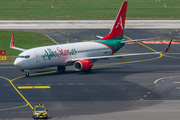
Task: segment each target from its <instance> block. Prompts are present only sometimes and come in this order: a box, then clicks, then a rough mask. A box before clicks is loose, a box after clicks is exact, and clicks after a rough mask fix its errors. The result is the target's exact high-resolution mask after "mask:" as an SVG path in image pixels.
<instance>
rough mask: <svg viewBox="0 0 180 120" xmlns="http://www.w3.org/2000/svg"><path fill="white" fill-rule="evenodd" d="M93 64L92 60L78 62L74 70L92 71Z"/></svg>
mask: <svg viewBox="0 0 180 120" xmlns="http://www.w3.org/2000/svg"><path fill="white" fill-rule="evenodd" d="M92 66H93V64H92V62H91V61H90V60H78V61H76V62H75V63H74V69H75V70H76V71H85V70H91V68H92Z"/></svg>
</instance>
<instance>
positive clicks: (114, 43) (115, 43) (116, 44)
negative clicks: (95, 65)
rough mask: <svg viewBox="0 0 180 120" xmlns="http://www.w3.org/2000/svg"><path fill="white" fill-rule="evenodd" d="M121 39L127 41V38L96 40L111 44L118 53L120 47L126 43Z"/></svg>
mask: <svg viewBox="0 0 180 120" xmlns="http://www.w3.org/2000/svg"><path fill="white" fill-rule="evenodd" d="M121 41H125V39H108V40H96V41H94V42H98V43H103V44H106V45H108V46H110V47H111V48H112V49H113V50H114V52H115V53H116V52H117V51H118V50H119V49H120V48H122V47H123V46H124V45H125V43H120V42H121Z"/></svg>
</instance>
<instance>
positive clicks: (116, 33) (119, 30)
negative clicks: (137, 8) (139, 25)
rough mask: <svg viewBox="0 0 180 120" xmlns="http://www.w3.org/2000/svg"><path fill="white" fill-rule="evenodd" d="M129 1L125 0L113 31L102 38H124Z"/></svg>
mask: <svg viewBox="0 0 180 120" xmlns="http://www.w3.org/2000/svg"><path fill="white" fill-rule="evenodd" d="M127 3H128V2H127V1H124V2H123V4H122V6H121V9H120V11H119V14H118V15H117V18H116V21H115V23H114V26H113V28H112V30H111V32H110V33H109V34H108V35H106V36H105V37H103V38H102V39H101V40H105V39H122V38H123V36H121V35H123V33H124V26H125V19H126V10H127Z"/></svg>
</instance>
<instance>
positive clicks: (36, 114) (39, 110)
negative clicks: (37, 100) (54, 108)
mask: <svg viewBox="0 0 180 120" xmlns="http://www.w3.org/2000/svg"><path fill="white" fill-rule="evenodd" d="M47 111H48V109H46V108H45V107H44V104H35V106H34V110H33V118H34V119H36V118H43V119H44V118H45V119H47V118H48V114H47Z"/></svg>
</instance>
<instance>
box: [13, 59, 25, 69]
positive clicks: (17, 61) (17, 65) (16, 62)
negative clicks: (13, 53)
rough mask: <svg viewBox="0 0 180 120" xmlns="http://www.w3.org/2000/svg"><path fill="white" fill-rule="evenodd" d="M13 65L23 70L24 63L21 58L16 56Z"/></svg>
mask: <svg viewBox="0 0 180 120" xmlns="http://www.w3.org/2000/svg"><path fill="white" fill-rule="evenodd" d="M14 65H15V66H16V67H18V68H19V69H21V70H23V66H24V63H23V60H22V59H20V58H16V60H15V61H14Z"/></svg>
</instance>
